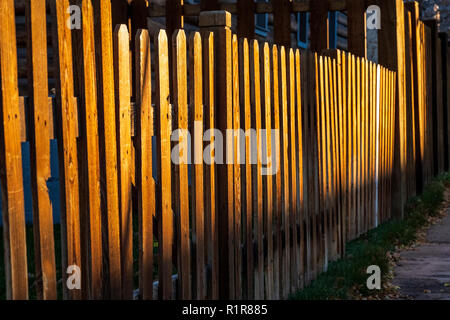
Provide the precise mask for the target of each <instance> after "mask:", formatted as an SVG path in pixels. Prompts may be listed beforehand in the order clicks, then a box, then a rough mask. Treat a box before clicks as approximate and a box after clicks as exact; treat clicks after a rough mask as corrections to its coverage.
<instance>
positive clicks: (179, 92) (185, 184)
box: [172, 30, 192, 300]
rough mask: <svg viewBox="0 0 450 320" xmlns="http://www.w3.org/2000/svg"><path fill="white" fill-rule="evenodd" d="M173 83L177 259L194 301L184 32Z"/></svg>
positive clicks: (182, 289) (186, 293)
mask: <svg viewBox="0 0 450 320" xmlns="http://www.w3.org/2000/svg"><path fill="white" fill-rule="evenodd" d="M172 48H173V59H172V63H173V64H174V66H173V68H172V70H173V74H174V75H173V83H174V86H175V88H174V90H175V92H176V93H175V94H174V114H175V115H176V117H174V118H173V127H174V129H178V130H179V147H180V148H181V150H179V152H180V157H181V159H180V160H181V161H180V163H179V164H178V165H175V170H174V189H175V190H176V191H175V192H176V194H178V195H179V196H178V197H175V198H174V207H175V212H176V225H177V226H176V232H177V250H178V253H177V257H178V269H179V271H178V277H179V282H178V284H179V287H178V288H179V292H178V294H179V297H180V298H181V299H186V300H187V299H190V298H191V292H192V289H191V279H190V274H191V255H190V252H191V249H190V236H189V229H190V228H189V177H188V161H187V160H188V146H189V144H188V143H189V141H188V139H189V136H188V134H187V133H188V130H189V126H188V119H189V109H191V108H188V104H187V103H188V102H187V101H188V97H187V66H186V59H187V56H186V54H187V53H186V35H185V32H184V30H178V31H176V32H175V34H174V35H173V45H172Z"/></svg>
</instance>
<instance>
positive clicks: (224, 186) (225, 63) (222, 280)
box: [202, 1, 235, 299]
mask: <svg viewBox="0 0 450 320" xmlns="http://www.w3.org/2000/svg"><path fill="white" fill-rule="evenodd" d="M208 2H209V1H208ZM202 4H203V2H202ZM225 17H227V14H226V15H225ZM230 27H231V25H229V24H228V22H227V23H226V25H225V26H223V27H218V28H217V32H216V35H217V38H216V41H217V42H216V43H217V49H216V54H217V60H216V61H217V63H216V70H215V72H216V73H217V75H218V77H217V83H216V89H217V91H216V102H217V105H216V110H217V111H218V112H217V115H216V123H217V129H218V130H220V131H221V132H222V134H223V135H224V137H225V139H226V140H225V141H224V146H225V148H224V149H225V150H224V155H226V156H228V154H229V153H231V150H232V149H231V148H232V145H233V144H232V137H228V136H227V135H226V130H227V128H232V127H233V101H232V92H233V91H232V89H233V88H232V77H231V76H232V59H231V58H232V56H231V54H232V48H231V30H230ZM233 173H234V167H233V165H232V164H228V163H226V162H225V164H221V165H218V166H217V181H220V183H218V184H217V187H218V189H217V196H218V200H217V201H218V203H217V204H218V212H221V214H220V215H219V217H220V218H219V220H220V221H219V228H220V231H219V255H220V257H226V258H222V259H221V260H219V264H220V265H219V297H220V298H221V299H233V298H234V292H235V290H234V284H235V283H234V270H233V267H234V250H233V248H234V236H233V234H234V230H233V225H234V220H233V216H234V210H233V209H234V207H233V198H234V193H233Z"/></svg>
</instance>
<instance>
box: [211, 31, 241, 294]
mask: <svg viewBox="0 0 450 320" xmlns="http://www.w3.org/2000/svg"><path fill="white" fill-rule="evenodd" d="M203 42H204V44H203V57H204V61H203V62H204V64H203V72H204V83H205V85H204V92H205V93H204V101H205V129H206V130H208V129H209V130H211V137H210V142H211V144H210V146H211V149H210V157H211V163H210V164H209V165H207V166H206V170H205V195H208V197H207V199H206V203H205V212H206V218H205V223H206V233H205V236H206V247H207V249H206V250H207V263H208V268H209V270H210V272H209V274H210V275H209V276H208V279H210V280H209V287H208V296H209V297H210V298H211V299H218V297H219V274H218V272H219V269H218V268H219V242H218V213H217V194H216V164H215V151H214V150H215V135H214V132H213V131H212V130H213V129H215V128H216V125H215V123H216V112H215V106H216V103H215V87H214V86H215V78H214V77H215V72H214V63H215V60H214V59H215V58H214V57H215V55H214V48H215V46H214V33H212V32H203ZM241 114H242V113H241Z"/></svg>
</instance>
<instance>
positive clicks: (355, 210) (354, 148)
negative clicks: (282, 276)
mask: <svg viewBox="0 0 450 320" xmlns="http://www.w3.org/2000/svg"><path fill="white" fill-rule="evenodd" d="M356 61H357V60H356V58H355V56H354V55H351V71H350V72H351V81H350V83H349V84H351V99H352V102H351V104H350V108H349V112H350V113H351V118H352V121H351V127H352V128H351V132H352V134H351V140H352V144H351V145H352V153H351V154H352V157H351V161H352V173H351V177H352V211H351V226H350V227H351V230H352V231H351V238H352V239H355V238H356V236H357V232H358V229H357V225H358V222H357V217H358V207H357V201H358V200H357V199H358V197H357V195H358V193H357V189H358V185H357V184H358V180H357V179H358V176H357V172H358V171H357V167H358V165H357V162H358V158H357V157H358V155H357V134H358V133H357V123H358V120H357V113H356V109H357V103H358V102H357V95H356V94H357V87H356V86H357V78H356Z"/></svg>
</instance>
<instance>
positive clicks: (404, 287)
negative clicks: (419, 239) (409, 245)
mask: <svg viewBox="0 0 450 320" xmlns="http://www.w3.org/2000/svg"><path fill="white" fill-rule="evenodd" d="M447 212H448V214H447V216H446V217H445V218H444V219H443V220H442V221H441V222H440V223H438V224H436V225H434V226H432V227H431V228H430V229H429V230H428V233H427V243H426V244H423V245H421V246H419V247H417V248H416V250H411V251H403V252H401V253H400V261H399V263H398V266H396V267H395V268H394V274H395V278H394V280H393V284H394V285H396V286H399V287H400V293H401V294H402V295H406V296H409V297H411V298H413V299H416V300H450V210H448V211H447ZM445 284H447V286H445Z"/></svg>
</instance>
